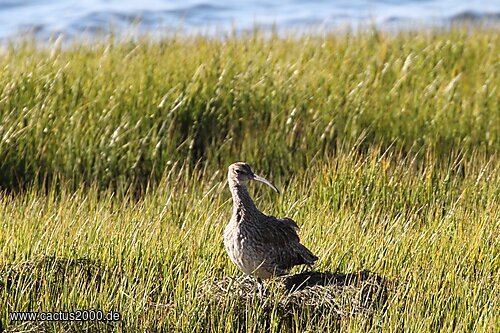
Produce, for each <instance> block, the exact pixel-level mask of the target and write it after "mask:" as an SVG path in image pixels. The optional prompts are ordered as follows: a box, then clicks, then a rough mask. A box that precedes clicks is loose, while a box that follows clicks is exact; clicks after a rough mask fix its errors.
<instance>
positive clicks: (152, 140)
mask: <svg viewBox="0 0 500 333" xmlns="http://www.w3.org/2000/svg"><path fill="white" fill-rule="evenodd" d="M499 54H500V43H499V42H498V32H497V31H496V30H495V29H494V28H491V29H477V30H474V29H473V30H472V31H471V30H467V29H460V28H458V29H453V30H452V31H448V32H439V31H436V32H420V33H401V34H396V35H386V34H384V33H382V32H379V31H375V30H374V31H372V32H371V33H360V34H347V35H333V34H332V35H328V36H325V37H314V36H303V37H290V38H283V37H278V36H271V37H263V36H261V35H259V34H258V33H256V34H254V35H251V36H248V37H228V38H225V39H206V38H185V37H173V38H171V39H167V40H165V41H161V42H148V41H147V40H140V41H136V42H132V41H131V42H114V41H112V40H111V41H109V43H103V44H97V45H91V46H89V45H85V46H70V47H67V48H64V49H60V48H58V47H57V46H54V47H52V48H51V47H49V48H46V47H36V46H35V45H33V43H29V42H28V43H26V44H23V46H20V47H19V46H18V47H6V48H4V50H3V51H1V54H0V187H2V188H10V189H15V188H19V187H22V186H23V185H24V184H26V183H44V182H47V183H49V184H50V183H51V182H52V180H54V179H55V180H57V181H59V180H63V181H64V182H65V183H66V185H68V186H69V185H72V186H73V188H77V187H79V186H81V184H82V183H85V184H91V183H99V184H100V186H101V187H102V188H107V187H109V186H112V187H113V188H115V189H123V188H125V189H126V188H129V187H131V186H133V187H139V188H141V187H144V186H145V185H146V184H148V183H153V184H156V183H157V182H158V181H159V180H160V179H161V177H162V175H163V173H164V171H165V170H166V169H167V170H168V169H169V168H170V166H171V165H173V164H175V163H176V162H180V163H187V165H189V166H190V167H193V166H194V165H196V164H197V163H198V162H201V163H202V164H203V165H207V166H208V167H209V168H211V170H214V171H215V170H217V169H219V168H221V167H225V166H227V165H228V164H229V163H231V162H234V161H235V160H247V161H252V162H253V163H254V165H255V166H256V167H258V168H265V169H273V170H274V172H275V173H276V174H283V173H285V172H289V171H292V170H297V169H301V168H305V167H307V166H308V165H309V164H310V162H311V161H312V160H313V159H315V158H316V157H318V156H325V155H326V156H331V155H332V154H335V152H337V151H339V149H346V150H347V151H348V150H350V149H351V148H352V147H357V149H359V150H360V151H361V152H362V151H366V150H367V149H368V148H369V147H371V146H378V147H383V148H385V147H390V146H393V147H395V148H396V149H397V150H399V151H404V152H407V153H409V152H415V151H418V150H419V149H422V148H423V149H431V150H435V151H437V154H436V156H438V157H442V156H444V159H447V158H449V156H450V152H457V151H466V152H468V151H472V150H477V149H480V150H482V151H484V152H486V153H488V154H491V153H494V152H495V151H498V147H499V145H500V138H499V133H500V113H499V112H498V106H499V99H498V97H499V94H498V64H499V63H500V57H499Z"/></svg>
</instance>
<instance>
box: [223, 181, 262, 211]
mask: <svg viewBox="0 0 500 333" xmlns="http://www.w3.org/2000/svg"><path fill="white" fill-rule="evenodd" d="M229 189H230V190H231V194H232V196H233V214H236V213H238V212H241V211H243V212H248V213H260V211H259V210H258V209H257V207H256V206H255V203H254V202H253V200H252V198H251V197H250V193H248V190H247V187H246V186H245V185H240V184H236V183H229Z"/></svg>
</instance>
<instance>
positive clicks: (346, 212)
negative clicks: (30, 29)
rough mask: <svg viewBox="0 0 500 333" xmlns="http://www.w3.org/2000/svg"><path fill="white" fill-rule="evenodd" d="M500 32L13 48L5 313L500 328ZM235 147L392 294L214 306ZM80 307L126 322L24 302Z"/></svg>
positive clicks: (6, 96) (209, 322) (6, 68)
mask: <svg viewBox="0 0 500 333" xmlns="http://www.w3.org/2000/svg"><path fill="white" fill-rule="evenodd" d="M499 49H500V45H499V43H498V33H497V31H495V30H487V29H482V30H469V31H466V30H461V29H457V30H452V31H447V32H412V33H401V34H396V35H385V34H384V33H382V32H377V31H372V32H369V33H359V34H348V35H328V36H325V37H315V36H303V37H298V38H292V37H290V38H286V37H277V36H274V37H269V38H268V37H262V36H260V35H259V34H255V35H252V36H248V37H230V38H227V39H206V38H181V37H178V38H172V39H167V40H164V41H156V42H150V41H147V40H140V41H138V42H114V41H110V42H109V43H107V44H106V43H104V44H94V45H85V46H70V47H66V48H64V49H58V48H54V49H51V48H47V47H36V46H35V45H34V44H32V43H26V44H24V45H22V46H21V47H19V46H16V47H14V46H12V47H10V48H9V47H7V48H5V49H4V50H3V51H2V52H3V53H2V54H1V56H0V187H1V190H0V226H1V227H0V324H1V326H3V327H4V328H7V329H10V330H13V331H22V330H28V329H35V330H36V329H38V330H40V329H45V330H47V331H54V332H55V331H61V330H62V329H65V330H70V331H71V330H73V331H78V330H82V329H89V330H91V331H92V330H93V331H99V332H100V331H127V332H130V331H156V330H162V331H165V332H175V331H180V332H193V331H195V332H197V331H199V332H201V331H227V332H241V331H248V332H261V331H263V330H264V329H266V330H268V331H271V332H280V331H284V330H290V331H300V332H306V331H308V332H323V331H337V330H340V331H344V332H359V331H369V332H380V331H383V332H394V331H397V332H436V331H445V332H471V331H474V332H493V331H496V330H497V329H498V327H499V326H500V319H499V316H498V313H499V310H500V301H499V299H500V298H499V297H498V296H499V294H500V293H499V289H498V286H499V285H500V271H499V267H500V264H499V260H500V258H499V249H500V246H499V232H498V230H500V172H499V156H498V152H499V147H500V142H499V141H500V138H499V134H500V114H499V108H498V104H499V103H498V101H499V100H498V97H499V94H498V64H499V63H500V62H499V60H500V59H499V54H500V52H499V51H500V50H499ZM236 160H245V161H247V162H249V163H250V164H251V165H252V166H253V168H254V171H255V172H256V173H259V174H262V175H263V176H267V177H268V178H269V179H270V180H271V181H273V183H275V184H276V185H277V186H278V187H279V188H280V190H282V194H280V195H277V194H275V193H274V192H271V191H269V190H268V189H266V188H264V187H261V186H259V185H257V184H255V185H253V184H252V185H251V189H250V190H251V193H252V195H253V197H254V198H255V200H256V203H257V206H258V207H259V208H260V209H261V210H263V211H264V212H266V213H268V214H272V215H275V216H288V217H291V218H293V219H294V220H296V221H297V223H298V224H299V225H300V226H301V238H302V241H303V242H304V243H305V244H306V245H307V247H308V248H310V249H311V250H312V251H313V252H314V253H315V254H317V255H318V257H320V260H319V261H318V263H317V265H315V269H317V270H320V271H326V270H330V271H338V272H354V271H359V270H362V269H368V270H370V271H373V272H376V273H377V274H379V275H382V276H384V277H385V278H387V279H388V280H391V281H393V282H394V285H393V287H392V288H391V289H390V291H389V294H388V295H389V298H388V301H387V304H386V306H385V307H380V308H378V309H376V310H375V312H374V313H373V314H372V315H363V314H360V315H354V316H350V317H347V318H343V319H341V320H340V319H338V318H336V317H333V316H323V317H321V318H316V317H315V314H314V313H312V312H310V311H303V312H300V311H297V312H296V313H293V314H292V315H293V316H292V317H293V318H295V319H294V320H293V321H292V322H291V323H290V322H286V321H285V320H284V318H282V317H281V316H280V315H279V313H278V312H276V313H274V312H273V313H270V314H269V313H263V311H264V310H263V309H262V308H260V307H259V306H258V305H257V304H253V303H249V304H247V305H246V311H241V309H240V308H238V307H236V306H235V298H234V296H233V295H230V294H229V295H227V298H226V299H224V300H222V301H221V302H220V303H219V304H218V305H217V306H215V307H214V306H210V304H209V303H207V300H206V299H204V298H203V293H202V292H201V290H202V289H203V286H204V285H205V284H206V283H208V282H207V280H213V279H221V278H223V277H226V276H239V275H241V273H240V272H238V271H237V269H236V268H235V267H234V266H233V265H232V264H231V263H230V262H229V260H228V258H227V255H226V254H225V252H224V249H223V245H222V230H223V228H224V226H225V224H226V223H227V221H228V220H229V218H230V214H231V197H230V195H229V191H228V190H227V188H226V184H225V176H226V167H227V165H228V164H229V163H231V162H234V161H236ZM138 188H139V189H141V191H139V192H138V191H137V189H138ZM270 288H273V287H272V286H270ZM78 309H80V310H82V309H100V310H103V311H110V310H114V311H119V312H120V313H121V315H122V321H120V322H119V323H115V324H105V323H78V322H71V323H55V322H51V323H20V322H11V321H10V320H9V313H10V312H13V311H71V310H73V311H74V310H78Z"/></svg>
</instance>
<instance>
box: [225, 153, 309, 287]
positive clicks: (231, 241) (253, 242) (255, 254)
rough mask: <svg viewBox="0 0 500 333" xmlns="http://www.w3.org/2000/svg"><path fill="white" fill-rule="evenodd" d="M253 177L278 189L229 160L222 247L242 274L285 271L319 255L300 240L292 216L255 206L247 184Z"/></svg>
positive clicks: (259, 279) (262, 276) (267, 274)
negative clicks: (228, 208)
mask: <svg viewBox="0 0 500 333" xmlns="http://www.w3.org/2000/svg"><path fill="white" fill-rule="evenodd" d="M251 180H256V181H259V182H262V183H264V184H267V185H269V186H271V187H272V188H273V189H274V190H275V191H276V192H278V193H279V191H278V189H277V188H276V187H275V186H274V185H273V184H271V182H269V181H268V180H267V179H265V178H263V177H260V176H257V175H256V174H254V173H253V172H252V169H250V166H249V165H248V164H246V163H243V162H238V163H234V164H231V165H230V166H229V168H228V174H227V181H228V184H229V189H230V190H231V194H232V196H233V215H232V217H231V220H230V221H229V224H228V225H227V226H226V229H225V230H224V247H225V248H226V251H227V254H228V255H229V258H230V259H231V261H232V262H233V263H234V264H235V265H236V266H237V267H238V268H239V269H240V270H241V271H242V272H243V273H245V274H247V275H252V276H254V277H256V278H257V282H258V286H259V289H260V288H261V287H262V279H268V278H271V277H273V276H280V275H285V274H287V273H288V272H289V270H290V269H291V268H292V267H293V266H296V265H304V264H305V265H312V264H313V263H314V262H315V261H316V260H317V259H318V257H316V256H315V255H314V254H313V253H312V252H311V251H309V250H308V249H307V248H306V247H305V246H304V245H302V244H300V240H299V236H298V235H297V231H298V229H299V228H298V226H297V224H296V223H295V221H293V220H292V219H291V218H288V217H285V218H276V217H274V216H268V215H266V214H264V213H262V212H261V211H259V210H258V209H257V207H256V206H255V204H254V202H253V200H252V198H251V197H250V194H249V193H248V191H247V184H248V182H250V181H251Z"/></svg>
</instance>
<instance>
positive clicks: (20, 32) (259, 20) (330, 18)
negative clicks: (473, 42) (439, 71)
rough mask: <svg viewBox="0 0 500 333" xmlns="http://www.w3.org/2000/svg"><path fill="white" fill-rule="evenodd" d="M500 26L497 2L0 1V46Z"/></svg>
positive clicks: (259, 0)
mask: <svg viewBox="0 0 500 333" xmlns="http://www.w3.org/2000/svg"><path fill="white" fill-rule="evenodd" d="M457 21H467V22H490V23H492V24H497V23H498V22H499V21H500V0H307V1H305V0H274V1H272V0H254V1H250V0H240V1H227V0H219V1H210V0H203V1H196V0H185V1H173V0H139V1H133V0H79V1H78V0H0V40H10V39H14V38H17V37H19V36H25V35H27V34H28V35H33V36H35V37H36V38H39V39H47V38H54V37H57V36H66V37H67V38H72V37H76V36H97V35H106V34H109V33H110V32H112V33H118V34H121V33H126V34H136V35H137V34H155V33H160V34H161V33H172V32H175V33H187V34H190V33H196V34H211V35H213V34H215V35H217V34H218V35H224V34H228V33H235V32H236V33H238V32H244V31H253V30H254V29H261V30H264V31H265V30H272V31H274V30H277V31H296V32H300V31H311V30H316V31H328V30H335V29H343V28H349V29H353V28H354V29H356V28H359V27H367V26H378V27H381V28H383V27H389V28H392V29H394V28H396V29H397V28H408V27H417V28H418V27H420V26H426V27H429V26H431V27H432V26H448V25H450V24H453V23H455V22H457Z"/></svg>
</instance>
